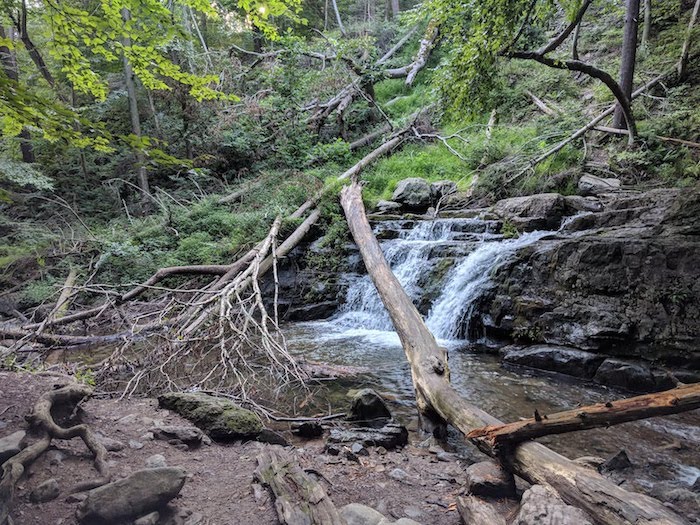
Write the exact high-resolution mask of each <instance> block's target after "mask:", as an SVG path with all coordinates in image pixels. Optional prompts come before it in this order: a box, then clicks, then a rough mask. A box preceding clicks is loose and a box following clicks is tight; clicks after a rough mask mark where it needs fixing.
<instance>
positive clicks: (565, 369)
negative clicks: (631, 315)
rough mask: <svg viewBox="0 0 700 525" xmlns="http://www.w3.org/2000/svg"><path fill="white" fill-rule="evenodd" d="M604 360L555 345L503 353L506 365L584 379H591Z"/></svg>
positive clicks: (588, 353) (596, 355) (535, 346)
mask: <svg viewBox="0 0 700 525" xmlns="http://www.w3.org/2000/svg"><path fill="white" fill-rule="evenodd" d="M604 360H605V356H603V355H600V354H594V353H592V352H585V351H583V350H576V349H575V348H569V347H566V346H555V345H534V346H529V347H527V348H522V349H510V350H506V351H505V352H504V353H503V361H504V362H506V363H510V364H514V365H520V366H529V367H531V368H538V369H540V370H549V371H552V372H559V373H561V374H566V375H570V376H575V377H585V378H591V377H593V376H594V375H595V373H596V370H598V367H599V366H600V364H601V363H602V362H603V361H604Z"/></svg>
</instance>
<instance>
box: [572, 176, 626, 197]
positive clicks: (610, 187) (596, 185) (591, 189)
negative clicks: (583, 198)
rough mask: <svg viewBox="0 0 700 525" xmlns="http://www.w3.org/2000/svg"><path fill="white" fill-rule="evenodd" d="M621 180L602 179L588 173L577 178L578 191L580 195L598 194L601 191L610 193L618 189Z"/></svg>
mask: <svg viewBox="0 0 700 525" xmlns="http://www.w3.org/2000/svg"><path fill="white" fill-rule="evenodd" d="M621 186H622V182H621V181H620V179H614V178H609V179H602V178H600V177H596V176H595V175H590V174H588V173H586V174H584V175H582V176H581V178H580V179H579V180H578V192H579V193H580V194H581V195H600V194H602V193H610V192H614V191H620V187H621Z"/></svg>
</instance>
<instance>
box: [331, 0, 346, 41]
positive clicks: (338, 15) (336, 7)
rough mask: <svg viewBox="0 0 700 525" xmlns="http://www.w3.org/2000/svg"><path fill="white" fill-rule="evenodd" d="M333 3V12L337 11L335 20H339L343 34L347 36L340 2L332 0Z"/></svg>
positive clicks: (339, 26) (339, 27)
mask: <svg viewBox="0 0 700 525" xmlns="http://www.w3.org/2000/svg"><path fill="white" fill-rule="evenodd" d="M331 3H332V4H333V12H334V13H335V20H336V22H338V29H340V34H341V35H343V36H344V37H347V36H348V34H347V32H346V31H345V26H344V25H343V20H342V18H340V11H339V10H338V2H337V0H331Z"/></svg>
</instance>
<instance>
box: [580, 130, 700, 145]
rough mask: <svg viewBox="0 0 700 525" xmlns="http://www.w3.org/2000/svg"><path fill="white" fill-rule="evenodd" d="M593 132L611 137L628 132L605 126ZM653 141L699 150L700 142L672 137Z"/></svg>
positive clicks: (657, 136)
mask: <svg viewBox="0 0 700 525" xmlns="http://www.w3.org/2000/svg"><path fill="white" fill-rule="evenodd" d="M593 129H594V130H595V131H602V132H603V133H611V134H613V135H627V134H628V131H627V130H626V129H618V128H609V127H607V126H596V127H595V128H593ZM652 136H653V137H654V138H655V139H659V140H662V141H664V142H671V143H673V144H680V145H681V146H688V147H689V148H700V142H692V141H690V140H683V139H676V138H673V137H664V136H662V135H652Z"/></svg>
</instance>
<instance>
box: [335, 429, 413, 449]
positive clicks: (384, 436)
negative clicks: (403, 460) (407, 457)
mask: <svg viewBox="0 0 700 525" xmlns="http://www.w3.org/2000/svg"><path fill="white" fill-rule="evenodd" d="M328 441H329V442H330V443H362V444H363V445H364V446H365V447H384V448H386V449H387V450H389V449H393V448H396V447H401V446H404V445H405V444H406V443H408V430H406V427H404V426H401V425H397V424H394V423H389V424H387V425H385V426H383V427H381V428H349V429H339V428H334V429H332V430H331V433H330V436H329V437H328Z"/></svg>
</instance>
